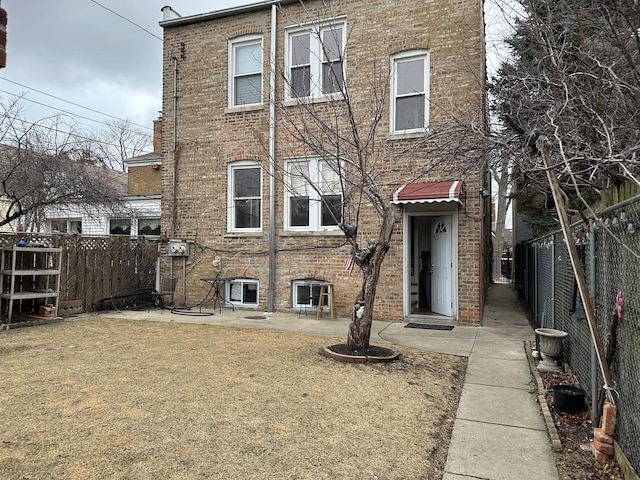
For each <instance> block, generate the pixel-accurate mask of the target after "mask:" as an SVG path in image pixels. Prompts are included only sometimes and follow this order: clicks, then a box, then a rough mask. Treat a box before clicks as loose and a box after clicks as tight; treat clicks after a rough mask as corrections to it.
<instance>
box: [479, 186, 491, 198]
mask: <svg viewBox="0 0 640 480" xmlns="http://www.w3.org/2000/svg"><path fill="white" fill-rule="evenodd" d="M478 193H479V194H480V196H481V197H482V198H487V197H488V196H489V191H488V190H487V189H486V188H484V187H483V188H481V189H480V190H478Z"/></svg>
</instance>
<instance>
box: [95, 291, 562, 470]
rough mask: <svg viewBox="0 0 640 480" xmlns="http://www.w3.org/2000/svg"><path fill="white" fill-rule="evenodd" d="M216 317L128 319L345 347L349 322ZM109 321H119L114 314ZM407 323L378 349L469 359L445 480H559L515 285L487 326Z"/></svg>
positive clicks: (393, 326)
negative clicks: (259, 332) (292, 335)
mask: <svg viewBox="0 0 640 480" xmlns="http://www.w3.org/2000/svg"><path fill="white" fill-rule="evenodd" d="M206 312H211V313H214V314H213V315H209V316H190V315H178V314H174V313H171V312H170V311H168V310H164V311H162V313H160V311H159V310H151V311H148V312H134V311H126V312H125V314H126V317H127V318H139V319H147V320H151V319H152V320H155V321H158V320H159V321H166V322H188V323H205V324H216V325H227V326H234V327H240V328H257V329H269V330H278V331H290V332H300V333H309V334H314V335H324V336H328V337H336V338H338V339H340V340H341V341H344V339H345V338H346V334H347V327H348V324H349V322H348V320H346V319H338V320H329V319H319V320H317V319H316V317H315V312H307V314H306V315H305V313H302V314H300V315H298V314H291V313H273V314H271V313H264V312H251V311H247V310H236V311H232V310H230V309H226V308H225V309H223V310H222V312H220V311H219V310H216V311H214V312H212V311H211V310H206ZM100 315H101V316H107V315H109V316H112V317H113V316H114V314H113V312H109V313H106V312H105V313H101V314H100ZM405 325H406V324H405V323H389V322H378V321H374V322H373V326H372V330H371V343H372V344H384V343H392V344H396V345H402V346H407V347H412V348H417V349H420V350H426V351H431V352H438V353H446V354H452V355H459V356H465V357H468V367H467V374H466V377H465V381H464V386H463V389H462V396H461V398H460V404H459V406H458V412H457V414H456V418H455V422H454V425H453V433H452V437H451V444H450V447H449V454H448V457H447V463H446V466H445V474H444V477H443V479H444V480H464V479H475V480H478V479H481V480H514V479H520V478H539V479H544V480H557V479H558V472H557V469H556V466H555V461H554V458H553V453H552V450H551V444H550V440H549V436H548V434H547V431H546V427H545V423H544V420H543V417H542V413H541V409H540V405H539V404H538V403H537V402H536V395H535V394H534V392H533V390H535V388H536V387H535V386H534V385H535V384H534V383H533V382H532V380H533V379H532V375H531V371H530V369H529V363H528V358H527V353H526V351H525V348H524V341H533V340H534V339H535V334H534V332H533V329H532V328H531V327H530V325H529V322H528V320H527V317H526V313H525V312H524V311H523V310H522V308H521V306H520V303H519V302H518V299H517V296H516V293H515V290H514V289H513V287H512V286H511V285H509V284H494V285H492V286H491V288H490V289H489V295H488V298H487V302H486V305H485V312H484V316H483V320H482V326H481V327H467V326H456V327H454V328H453V330H450V331H444V330H430V329H414V328H406V327H405Z"/></svg>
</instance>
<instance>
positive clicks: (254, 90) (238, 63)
mask: <svg viewBox="0 0 640 480" xmlns="http://www.w3.org/2000/svg"><path fill="white" fill-rule="evenodd" d="M261 103H262V37H257V36H251V37H242V38H238V39H235V40H233V41H231V42H229V107H230V108H232V107H241V106H243V105H256V104H261Z"/></svg>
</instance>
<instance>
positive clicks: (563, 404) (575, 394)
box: [553, 385, 585, 413]
mask: <svg viewBox="0 0 640 480" xmlns="http://www.w3.org/2000/svg"><path fill="white" fill-rule="evenodd" d="M584 398H585V395H584V390H583V389H581V388H580V387H574V386H573V385H554V386H553V406H554V407H555V409H556V410H558V411H559V412H564V413H580V412H582V411H583V410H584V409H585V403H584Z"/></svg>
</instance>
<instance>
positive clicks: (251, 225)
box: [227, 162, 262, 232]
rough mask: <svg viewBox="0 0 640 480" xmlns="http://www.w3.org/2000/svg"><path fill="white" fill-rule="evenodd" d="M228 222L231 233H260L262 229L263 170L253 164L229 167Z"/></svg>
mask: <svg viewBox="0 0 640 480" xmlns="http://www.w3.org/2000/svg"><path fill="white" fill-rule="evenodd" d="M227 198H228V204H227V207H228V210H229V215H228V222H229V231H231V232H259V231H260V228H261V206H262V169H261V168H260V166H259V165H257V164H255V163H253V162H238V163H235V164H231V165H230V166H229V187H228V195H227Z"/></svg>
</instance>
